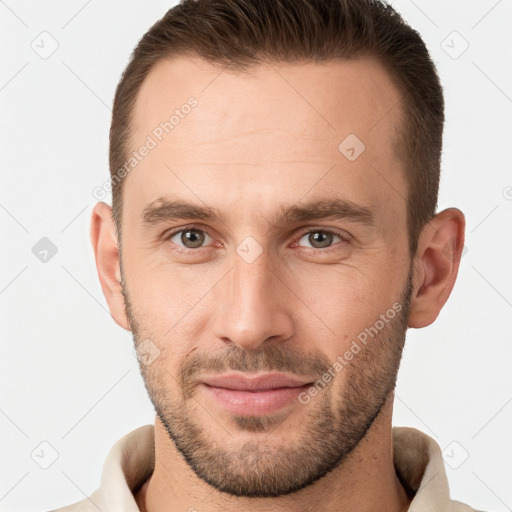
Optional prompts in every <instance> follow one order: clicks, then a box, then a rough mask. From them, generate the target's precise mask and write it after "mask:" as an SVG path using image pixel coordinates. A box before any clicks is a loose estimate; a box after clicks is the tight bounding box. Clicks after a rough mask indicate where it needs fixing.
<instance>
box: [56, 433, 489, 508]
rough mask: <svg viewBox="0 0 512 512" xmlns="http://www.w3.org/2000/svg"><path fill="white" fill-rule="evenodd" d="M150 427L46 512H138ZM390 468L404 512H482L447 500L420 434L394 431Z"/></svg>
mask: <svg viewBox="0 0 512 512" xmlns="http://www.w3.org/2000/svg"><path fill="white" fill-rule="evenodd" d="M154 432H155V431H154V426H153V425H144V426H143V427H139V428H137V429H135V430H133V431H132V432H130V433H128V434H126V435H125V436H124V437H122V438H121V439H119V441H117V442H116V443H115V444H114V446H113V447H112V448H111V449H110V451H109V453H108V455H107V457H106V459H105V462H104V464H103V470H102V473H101V481H100V486H99V488H98V489H96V491H94V492H93V493H92V494H91V495H90V496H89V497H88V498H85V499H83V500H81V501H79V502H77V503H74V504H72V505H68V506H66V507H63V508H59V509H56V510H53V511H51V512H98V510H101V511H102V512H140V511H139V508H138V506H137V503H136V501H135V497H134V494H133V492H134V490H136V489H139V488H140V486H141V485H142V483H143V482H144V481H146V480H147V479H148V478H149V477H150V476H151V474H152V472H153V469H154V464H155V445H154V440H155V438H154V435H155V434H154ZM392 432H393V450H394V452H393V463H394V466H395V471H396V473H397V475H398V477H399V479H400V481H401V483H402V485H403V487H404V488H405V489H406V491H407V492H408V493H411V494H413V495H414V497H413V499H412V501H411V504H410V506H409V509H408V512H481V511H478V510H476V509H473V508H471V507H470V506H468V505H465V504H463V503H461V502H459V501H454V500H451V499H450V491H449V487H448V480H447V478H446V471H445V468H444V461H443V457H442V453H441V449H440V447H439V445H438V444H437V442H436V441H435V440H434V439H432V438H431V437H429V436H428V435H426V434H424V433H423V432H421V431H420V430H417V429H415V428H410V427H393V429H392Z"/></svg>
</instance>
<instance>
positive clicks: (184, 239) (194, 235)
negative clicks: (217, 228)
mask: <svg viewBox="0 0 512 512" xmlns="http://www.w3.org/2000/svg"><path fill="white" fill-rule="evenodd" d="M209 238H211V237H210V235H208V234H206V233H205V232H204V231H201V230H199V229H182V230H181V231H177V232H175V233H173V235H172V236H171V237H170V238H169V239H170V240H171V241H172V242H173V243H175V244H176V245H179V246H181V247H185V249H197V248H198V247H202V246H203V244H204V242H205V241H207V239H209Z"/></svg>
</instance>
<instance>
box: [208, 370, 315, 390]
mask: <svg viewBox="0 0 512 512" xmlns="http://www.w3.org/2000/svg"><path fill="white" fill-rule="evenodd" d="M202 381H203V383H204V384H207V385H209V386H213V387H216V388H226V389H236V390H239V391H266V390H269V389H277V388H297V387H301V386H305V385H306V384H310V383H311V382H312V381H310V380H304V379H299V378H298V377H295V376H291V375H287V374H285V373H263V374H262V373H260V374H257V375H253V376H250V377H249V376H247V374H242V373H230V374H226V375H213V376H211V377H206V378H204V379H202Z"/></svg>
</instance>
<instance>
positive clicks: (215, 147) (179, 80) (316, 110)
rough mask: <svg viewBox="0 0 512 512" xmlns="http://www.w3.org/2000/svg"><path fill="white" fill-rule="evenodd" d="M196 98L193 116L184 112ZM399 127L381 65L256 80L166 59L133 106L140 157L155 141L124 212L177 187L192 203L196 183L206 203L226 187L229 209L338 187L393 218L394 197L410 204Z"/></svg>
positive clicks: (315, 68)
mask: <svg viewBox="0 0 512 512" xmlns="http://www.w3.org/2000/svg"><path fill="white" fill-rule="evenodd" d="M191 98H193V101H194V102H195V106H194V107H193V108H190V107H189V106H187V107H185V106H186V105H187V104H188V105H190V104H192V103H191ZM172 117H173V119H171V118H172ZM169 121H171V122H169ZM400 122H401V95H400V93H399V91H398V89H397V87H396V86H395V84H394V82H393V80H392V78H391V77H390V75H389V74H388V72H387V71H386V70H385V69H384V67H383V66H382V65H381V64H380V63H379V62H378V61H377V60H375V59H374V58H370V57H365V58H360V59H352V60H331V61H326V62H321V63H318V62H317V63H313V62H303V63H271V62H268V63H263V64H259V65H257V66H256V67H252V68H249V70H248V72H239V71H229V70H226V69H224V68H222V66H220V65H215V66H214V65H212V64H210V63H207V62H205V61H204V60H202V59H199V58H183V57H181V58H173V59H166V60H162V61H160V62H158V63H157V64H156V65H155V66H154V67H153V69H152V70H151V71H150V73H149V74H148V76H147V78H146V80H145V81H144V83H143V85H142V87H141V89H140V91H139V94H138V97H137V100H136V103H135V107H134V111H133V115H132V134H133V136H132V149H133V150H135V151H137V149H138V148H140V147H142V146H143V145H144V144H146V143H147V141H148V137H149V138H151V139H152V141H153V142H154V147H153V148H152V149H151V151H149V152H145V153H147V155H146V156H144V158H143V159H140V161H139V163H137V165H136V167H134V169H133V170H131V171H130V173H129V175H128V176H127V184H128V183H130V182H131V185H130V186H126V187H125V199H126V201H125V202H128V201H129V200H130V199H133V202H131V203H130V204H131V207H132V208H138V209H139V210H140V209H142V208H143V204H142V203H141V201H142V198H144V200H145V201H146V202H149V201H152V200H155V199H157V198H158V197H160V196H162V195H164V194H163V193H162V192H165V189H166V188H167V189H172V188H173V187H176V186H178V187H180V188H181V189H182V190H183V191H184V192H186V193H188V192H187V190H186V189H187V186H186V184H187V183H189V184H190V186H189V187H188V189H189V192H190V189H191V188H193V190H192V192H193V193H194V194H195V195H196V196H197V197H200V198H201V199H204V200H205V201H207V202H208V200H211V199H212V195H211V194H212V191H214V190H215V187H216V186H217V185H218V186H223V187H224V188H223V198H224V201H225V203H226V204H227V203H229V202H230V201H231V200H232V201H236V199H237V197H239V195H240V193H243V192H247V187H252V188H253V190H254V188H256V190H257V192H256V194H258V193H260V194H263V195H264V197H268V198H269V200H272V201H274V202H275V201H276V200H277V199H278V198H279V197H280V195H279V194H276V193H275V190H276V187H277V189H278V190H281V191H284V190H288V191H289V190H290V189H293V187H296V189H297V190H296V193H295V195H299V197H300V195H301V191H302V194H303V193H304V192H306V189H307V188H308V187H311V185H312V184H313V183H315V182H318V184H317V185H315V191H316V192H318V193H322V191H323V192H332V190H333V187H337V188H339V190H340V193H342V194H343V195H346V197H347V198H348V199H357V200H359V202H361V200H362V201H363V202H366V203H367V204H377V206H378V203H381V205H382V206H385V207H387V208H388V209H389V208H390V207H392V205H390V201H393V200H394V201H395V203H396V197H393V196H396V195H397V194H399V195H401V196H402V198H403V197H405V194H406V192H405V190H406V185H405V183H404V179H403V174H402V172H401V165H400V162H398V160H397V158H396V155H395V151H394V144H395V140H396V136H397V130H398V126H399V123H400ZM354 156H355V157H356V158H354ZM333 166H335V167H336V169H335V172H333V173H328V175H327V174H326V173H327V171H328V170H329V169H332V168H333ZM170 169H171V170H173V172H172V175H171V172H170ZM180 176H181V177H182V178H183V177H186V180H183V179H180ZM322 176H323V177H322ZM180 181H181V183H180ZM320 182H321V183H320ZM386 182H387V185H385V186H384V187H383V184H385V183H386ZM227 183H229V185H230V186H229V190H228V189H226V184H227ZM269 185H272V191H271V190H270V189H269ZM258 187H259V188H258ZM135 191H136V192H137V194H136V195H137V197H135V195H134V194H135ZM265 194H266V195H265ZM281 195H282V194H281ZM191 197H192V196H191ZM264 197H263V199H264ZM299 197H296V199H295V200H298V199H299ZM139 199H140V200H139ZM137 203H138V205H137ZM260 206H262V207H263V206H264V205H263V204H261V203H260ZM399 206H400V205H399V204H397V205H396V208H398V207H399ZM402 206H403V205H402ZM124 209H125V208H124V206H123V210H124ZM402 209H403V208H402Z"/></svg>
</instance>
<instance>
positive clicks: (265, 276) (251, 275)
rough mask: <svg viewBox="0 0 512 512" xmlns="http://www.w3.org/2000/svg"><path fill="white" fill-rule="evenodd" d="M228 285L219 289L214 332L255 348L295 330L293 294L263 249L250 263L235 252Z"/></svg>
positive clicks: (225, 340)
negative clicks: (291, 309) (270, 263)
mask: <svg viewBox="0 0 512 512" xmlns="http://www.w3.org/2000/svg"><path fill="white" fill-rule="evenodd" d="M225 279H226V283H225V285H224V286H222V287H220V288H217V289H216V296H215V301H216V304H217V307H216V309H215V311H216V318H215V322H214V335H215V336H216V338H217V339H221V340H223V341H224V342H226V343H232V344H235V345H238V346H239V347H241V348H244V349H246V350H255V349H258V348H260V346H261V345H262V344H263V343H264V342H265V341H266V340H269V339H273V341H274V342H280V341H281V342H282V341H285V340H287V339H289V338H291V337H292V335H293V333H294V329H293V321H292V315H291V312H290V310H289V307H290V304H291V298H292V297H293V294H292V293H291V292H290V290H288V288H287V285H286V284H285V283H284V282H283V279H282V278H280V277H279V275H278V270H274V269H272V268H271V266H270V265H269V258H268V257H267V254H266V253H265V252H263V253H262V254H260V256H259V257H258V258H257V259H256V260H255V261H253V262H251V263H248V262H247V261H244V259H243V258H241V257H239V256H238V255H235V256H234V261H233V267H232V268H231V271H230V272H229V273H228V275H227V276H226V278H225Z"/></svg>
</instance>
